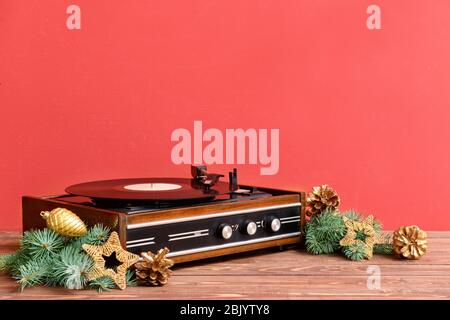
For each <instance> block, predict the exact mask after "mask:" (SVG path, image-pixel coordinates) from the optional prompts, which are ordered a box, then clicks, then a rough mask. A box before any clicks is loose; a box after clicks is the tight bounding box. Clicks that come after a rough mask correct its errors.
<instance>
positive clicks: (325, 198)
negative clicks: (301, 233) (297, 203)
mask: <svg viewBox="0 0 450 320" xmlns="http://www.w3.org/2000/svg"><path fill="white" fill-rule="evenodd" d="M340 202H341V199H339V196H338V194H337V192H336V191H334V189H333V188H331V187H330V186H328V185H326V184H324V185H321V186H316V187H313V189H312V192H310V193H309V194H308V198H307V200H306V204H307V206H308V210H307V211H306V214H307V215H308V216H309V217H312V216H314V215H316V214H321V213H322V212H323V211H325V209H327V208H329V209H332V210H336V209H337V208H338V207H339V204H340Z"/></svg>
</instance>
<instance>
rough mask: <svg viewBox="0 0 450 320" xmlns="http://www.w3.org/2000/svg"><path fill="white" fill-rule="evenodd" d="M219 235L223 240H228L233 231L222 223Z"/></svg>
mask: <svg viewBox="0 0 450 320" xmlns="http://www.w3.org/2000/svg"><path fill="white" fill-rule="evenodd" d="M219 235H220V236H221V237H222V238H224V239H225V240H228V239H230V238H231V236H232V235H233V229H232V228H231V226H230V225H229V224H225V223H222V224H221V225H220V226H219Z"/></svg>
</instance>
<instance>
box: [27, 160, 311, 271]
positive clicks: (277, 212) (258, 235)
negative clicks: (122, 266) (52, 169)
mask: <svg viewBox="0 0 450 320" xmlns="http://www.w3.org/2000/svg"><path fill="white" fill-rule="evenodd" d="M191 171H192V178H191V179H187V178H186V179H178V178H139V179H121V180H106V181H95V182H87V183H81V184H76V185H72V186H70V187H68V188H67V189H66V192H67V194H64V195H59V196H49V197H31V196H24V197H23V199H22V207H23V230H24V231H25V230H29V229H33V228H43V227H45V221H44V220H43V219H42V218H41V217H40V212H41V211H44V210H47V211H48V210H52V209H54V208H57V207H64V208H67V209H69V210H72V211H73V212H75V213H76V214H77V215H78V216H79V217H80V218H81V219H82V220H83V221H85V222H86V223H87V224H88V225H93V224H95V223H103V224H104V225H106V226H109V227H111V229H112V230H116V231H117V232H118V233H119V236H120V239H121V242H122V245H123V246H126V247H127V249H128V250H129V251H131V252H136V253H139V252H142V251H149V250H150V251H153V252H155V251H157V250H158V249H160V248H162V247H168V248H169V249H170V253H169V256H170V257H171V258H172V259H173V260H175V262H177V263H180V262H185V261H192V260H198V259H204V258H209V257H215V256H221V255H226V254H231V253H237V252H243V251H249V250H255V249H260V248H268V247H275V246H284V245H287V244H294V243H298V242H300V240H301V239H302V236H303V226H304V223H305V215H304V207H305V206H304V205H305V194H304V193H303V192H294V191H284V190H278V189H271V188H256V187H253V186H245V185H240V186H239V185H238V183H237V172H236V169H235V170H233V172H230V173H229V182H228V183H225V182H222V181H220V178H221V177H223V176H222V175H220V174H210V173H208V172H207V171H206V167H204V166H192V168H191Z"/></svg>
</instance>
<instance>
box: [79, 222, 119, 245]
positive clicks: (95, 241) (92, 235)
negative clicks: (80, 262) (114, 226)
mask: <svg viewBox="0 0 450 320" xmlns="http://www.w3.org/2000/svg"><path fill="white" fill-rule="evenodd" d="M110 232H111V229H110V228H108V227H104V226H103V225H102V224H96V225H94V226H93V227H91V228H89V230H88V232H87V233H86V234H85V235H84V236H81V237H78V238H75V240H74V241H73V242H72V243H71V245H72V246H75V247H78V248H79V251H82V247H81V246H82V245H83V244H90V245H94V246H100V245H102V244H104V243H105V242H106V241H107V240H108V238H109V235H110Z"/></svg>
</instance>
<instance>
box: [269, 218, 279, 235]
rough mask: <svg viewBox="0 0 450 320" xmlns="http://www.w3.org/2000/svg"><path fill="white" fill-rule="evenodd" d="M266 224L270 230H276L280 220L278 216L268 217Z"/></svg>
mask: <svg viewBox="0 0 450 320" xmlns="http://www.w3.org/2000/svg"><path fill="white" fill-rule="evenodd" d="M268 222H269V223H268V224H267V226H268V229H269V230H270V231H272V232H277V231H278V230H280V228H281V221H280V219H278V218H274V217H272V218H270V219H269V221H268Z"/></svg>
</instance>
